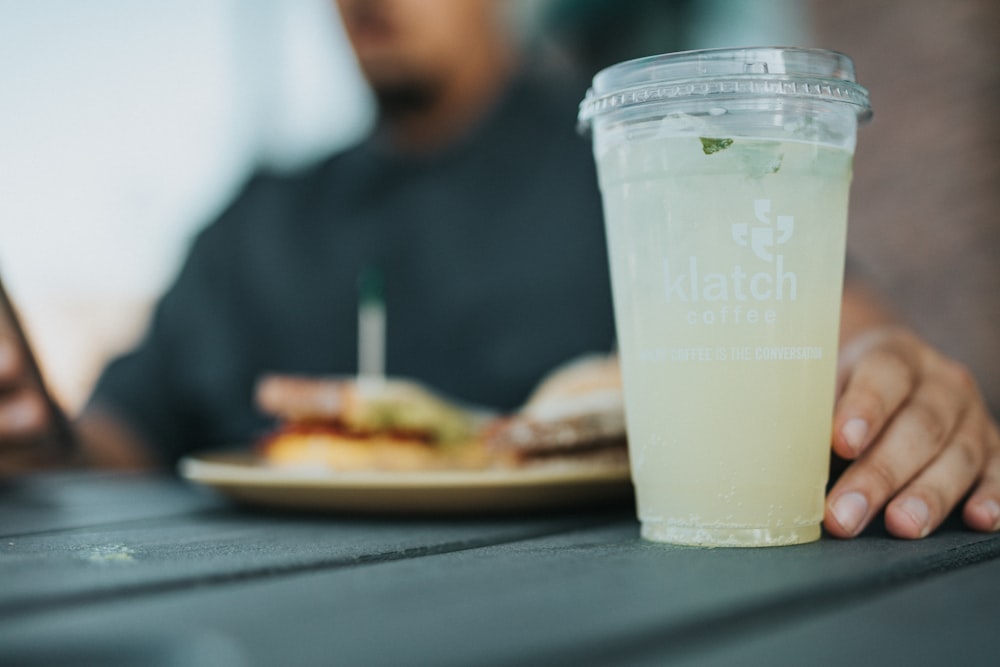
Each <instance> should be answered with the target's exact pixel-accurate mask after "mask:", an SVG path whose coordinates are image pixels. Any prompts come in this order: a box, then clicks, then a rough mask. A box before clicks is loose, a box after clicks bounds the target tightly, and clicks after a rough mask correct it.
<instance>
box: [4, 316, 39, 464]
mask: <svg viewBox="0 0 1000 667" xmlns="http://www.w3.org/2000/svg"><path fill="white" fill-rule="evenodd" d="M48 422H49V419H48V408H47V406H46V402H45V398H44V396H43V395H42V393H41V391H40V390H39V389H37V387H36V385H35V383H34V382H33V381H32V378H31V375H30V372H29V370H28V365H27V363H26V360H25V359H24V357H23V355H22V353H21V350H20V347H19V346H18V345H17V344H16V342H15V341H14V340H13V339H12V338H11V337H9V336H8V335H7V333H6V332H5V331H4V330H3V329H2V328H0V473H5V472H16V471H21V470H26V469H31V468H37V467H38V466H39V465H44V464H45V463H46V462H47V459H48V458H51V451H50V450H49V448H46V447H42V446H41V445H40V443H41V442H42V440H43V438H44V437H45V436H46V434H47V432H48Z"/></svg>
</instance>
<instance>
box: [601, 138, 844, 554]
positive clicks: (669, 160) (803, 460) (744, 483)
mask: <svg viewBox="0 0 1000 667" xmlns="http://www.w3.org/2000/svg"><path fill="white" fill-rule="evenodd" d="M706 147H707V150H706ZM713 148H714V149H716V150H712V149H713ZM598 159H599V167H600V174H601V188H602V193H603V199H604V207H605V217H606V221H607V231H608V242H609V249H610V257H611V259H612V279H613V284H614V290H615V292H614V296H615V306H616V311H617V312H616V316H617V322H618V336H619V347H620V354H621V358H622V366H623V372H624V379H625V396H626V406H627V408H626V414H627V420H628V433H629V447H630V456H631V461H632V474H633V479H634V481H635V485H636V489H637V494H638V495H637V504H638V511H639V518H640V520H641V522H642V533H643V536H644V537H647V538H649V539H652V540H657V541H668V542H675V543H684V544H702V545H766V544H794V543H799V542H806V541H810V540H815V539H817V538H818V537H819V524H820V521H821V519H822V515H823V495H824V486H825V482H826V478H827V469H828V463H829V444H830V432H831V419H832V407H833V398H834V397H833V392H834V382H835V375H834V374H835V362H836V353H837V328H838V317H839V312H840V296H841V280H842V275H843V263H844V243H845V232H846V218H847V212H846V207H847V187H848V183H849V181H850V173H851V152H850V151H849V150H846V149H843V148H835V147H830V146H825V145H822V144H817V143H803V142H790V141H787V142H779V141H773V140H755V139H752V138H737V139H733V140H732V143H729V142H728V141H723V142H720V141H711V140H710V141H707V142H703V140H702V138H700V137H698V136H674V137H669V136H667V137H662V138H656V139H653V140H645V141H641V142H623V143H619V144H617V145H615V146H614V148H611V149H609V150H608V151H607V152H606V153H605V154H603V155H599V156H598Z"/></svg>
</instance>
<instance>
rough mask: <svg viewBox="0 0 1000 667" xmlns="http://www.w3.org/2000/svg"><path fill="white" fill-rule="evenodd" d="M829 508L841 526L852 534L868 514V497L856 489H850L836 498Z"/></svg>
mask: <svg viewBox="0 0 1000 667" xmlns="http://www.w3.org/2000/svg"><path fill="white" fill-rule="evenodd" d="M830 509H831V510H832V511H833V516H834V518H836V519H837V523H839V524H840V526H841V528H843V529H844V530H846V531H847V532H848V533H850V534H851V535H854V534H855V533H857V532H858V529H859V528H860V527H861V522H862V521H864V518H865V516H866V515H867V514H868V499H867V498H865V497H864V496H863V495H862V494H860V493H858V492H857V491H851V492H850V493H845V494H844V495H842V496H840V497H839V498H837V500H836V501H834V503H833V507H831V508H830Z"/></svg>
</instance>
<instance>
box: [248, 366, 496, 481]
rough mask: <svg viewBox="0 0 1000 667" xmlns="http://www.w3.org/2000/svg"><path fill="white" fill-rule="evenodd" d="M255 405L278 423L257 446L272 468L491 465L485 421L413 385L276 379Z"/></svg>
mask: <svg viewBox="0 0 1000 667" xmlns="http://www.w3.org/2000/svg"><path fill="white" fill-rule="evenodd" d="M257 403H258V406H259V407H260V408H261V410H263V411H264V412H265V413H267V414H270V415H273V416H276V417H278V418H279V419H280V425H279V427H278V428H277V430H275V431H274V432H273V433H271V434H269V435H268V436H266V437H265V438H264V439H263V441H262V442H261V445H260V452H261V454H262V456H263V458H264V460H265V461H266V462H268V463H271V464H276V465H313V466H323V467H327V468H330V469H334V470H343V471H354V470H391V471H407V470H431V469H469V468H481V467H485V466H487V465H489V464H490V463H491V460H492V458H491V457H490V456H489V455H488V453H487V451H486V448H485V446H484V443H483V441H482V439H481V437H480V431H481V424H482V419H481V417H478V416H477V415H475V414H473V413H472V412H470V411H468V410H465V409H463V408H461V407H459V406H457V405H455V404H453V403H451V402H449V401H447V400H446V399H444V398H442V397H440V396H438V395H436V394H435V393H434V392H432V391H430V390H429V389H427V388H425V387H423V386H421V385H419V384H418V383H416V382H412V381H408V380H400V379H372V380H366V379H361V380H358V379H356V378H346V377H340V378H338V377H294V376H279V375H273V376H267V377H265V378H263V379H262V380H261V381H260V383H259V384H258V386H257Z"/></svg>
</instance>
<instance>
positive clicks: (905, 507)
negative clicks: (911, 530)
mask: <svg viewBox="0 0 1000 667" xmlns="http://www.w3.org/2000/svg"><path fill="white" fill-rule="evenodd" d="M898 508H899V510H900V511H902V512H903V513H904V514H906V515H907V516H908V517H910V520H911V521H913V523H914V524H916V526H917V528H919V529H920V537H927V534H928V533H929V532H931V531H930V520H931V510H930V508H929V507H927V503H925V502H924V501H923V500H921V499H920V498H907V499H906V500H904V501H903V502H901V503H899V505H898Z"/></svg>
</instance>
